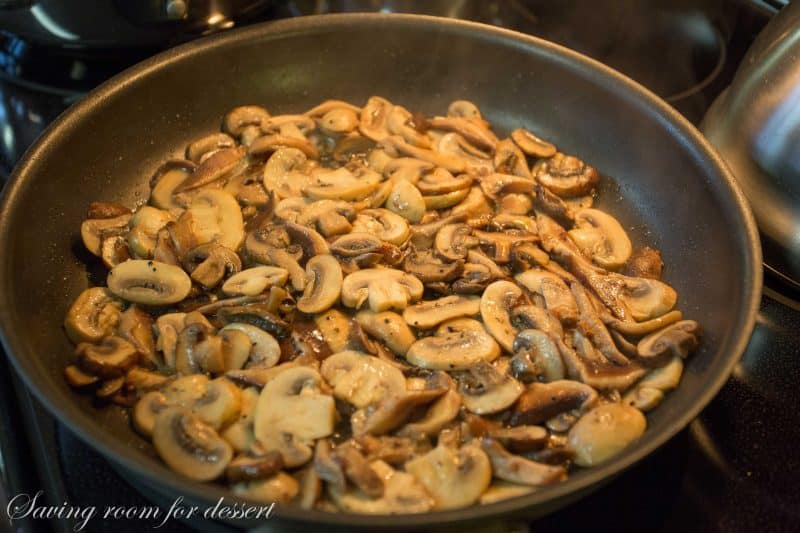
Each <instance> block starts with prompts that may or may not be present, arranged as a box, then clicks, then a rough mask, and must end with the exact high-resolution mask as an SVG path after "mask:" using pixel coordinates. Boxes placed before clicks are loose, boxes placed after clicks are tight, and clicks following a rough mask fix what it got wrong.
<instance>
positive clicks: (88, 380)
mask: <svg viewBox="0 0 800 533" xmlns="http://www.w3.org/2000/svg"><path fill="white" fill-rule="evenodd" d="M64 378H65V379H66V380H67V383H69V384H70V385H71V386H73V387H78V388H80V387H88V386H89V385H94V384H95V383H97V382H98V381H100V378H99V377H97V376H93V375H91V374H87V373H86V372H84V371H82V370H81V369H80V368H78V367H77V366H75V365H69V366H67V367H65V368H64Z"/></svg>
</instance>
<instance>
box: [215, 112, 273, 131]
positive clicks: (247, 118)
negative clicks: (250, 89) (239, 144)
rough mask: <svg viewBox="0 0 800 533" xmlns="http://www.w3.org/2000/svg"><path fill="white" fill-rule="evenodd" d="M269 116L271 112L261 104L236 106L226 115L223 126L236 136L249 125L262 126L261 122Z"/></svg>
mask: <svg viewBox="0 0 800 533" xmlns="http://www.w3.org/2000/svg"><path fill="white" fill-rule="evenodd" d="M269 117H270V114H269V112H268V111H267V110H266V109H264V108H263V107H260V106H256V105H245V106H239V107H234V108H233V109H231V110H230V111H228V114H227V115H225V118H224V120H223V121H222V127H223V129H224V130H225V131H227V132H228V133H230V134H231V135H233V136H234V137H238V136H239V135H241V134H242V131H243V130H244V129H245V128H246V127H247V126H260V125H261V122H262V121H263V120H265V119H268V118H269Z"/></svg>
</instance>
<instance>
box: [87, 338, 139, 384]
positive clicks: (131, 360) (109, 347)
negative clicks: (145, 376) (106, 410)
mask: <svg viewBox="0 0 800 533" xmlns="http://www.w3.org/2000/svg"><path fill="white" fill-rule="evenodd" d="M75 355H77V356H78V364H79V365H80V367H81V368H82V369H84V370H85V371H87V372H89V373H91V374H94V375H95V376H99V377H101V378H115V377H119V376H123V375H125V373H126V371H127V370H128V369H129V368H131V367H132V366H133V365H134V364H136V361H137V360H138V359H139V354H138V353H137V352H136V347H135V346H134V345H133V344H131V343H129V342H128V341H126V340H125V339H123V338H122V337H117V336H115V335H111V336H108V337H105V338H104V339H103V340H102V341H101V342H100V344H89V343H88V342H82V343H80V344H78V346H77V347H76V348H75Z"/></svg>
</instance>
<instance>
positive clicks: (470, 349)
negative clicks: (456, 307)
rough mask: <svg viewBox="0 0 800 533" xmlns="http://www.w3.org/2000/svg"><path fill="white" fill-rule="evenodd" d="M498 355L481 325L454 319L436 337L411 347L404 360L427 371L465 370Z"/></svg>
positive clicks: (442, 326)
mask: <svg viewBox="0 0 800 533" xmlns="http://www.w3.org/2000/svg"><path fill="white" fill-rule="evenodd" d="M498 355H500V348H499V346H498V345H497V343H496V342H495V341H494V339H493V338H492V336H491V335H489V334H488V333H487V332H486V330H485V329H484V328H483V325H481V323H480V322H478V321H477V320H472V319H456V320H451V321H449V322H445V323H444V324H442V325H441V326H439V328H438V329H437V331H436V334H435V335H433V336H430V337H423V338H421V339H419V340H417V341H416V342H415V343H414V344H412V345H411V347H410V348H409V349H408V352H407V353H406V360H407V361H408V362H409V363H411V364H412V365H415V366H418V367H420V368H427V369H430V370H466V369H468V368H470V367H472V366H473V365H475V364H476V363H478V362H479V361H492V360H494V359H496V358H497V356H498Z"/></svg>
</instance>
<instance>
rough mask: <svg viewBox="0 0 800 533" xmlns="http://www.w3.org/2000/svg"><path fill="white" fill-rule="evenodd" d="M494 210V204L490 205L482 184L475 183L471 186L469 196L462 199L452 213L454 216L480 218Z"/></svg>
mask: <svg viewBox="0 0 800 533" xmlns="http://www.w3.org/2000/svg"><path fill="white" fill-rule="evenodd" d="M492 211H493V209H492V206H490V205H489V201H488V199H487V198H486V195H485V194H483V191H482V190H481V188H480V186H477V185H473V186H472V187H470V189H469V193H467V196H465V197H464V199H463V200H461V203H459V204H458V205H455V206H453V208H452V209H451V210H450V214H451V215H452V216H463V217H464V218H478V217H481V216H489V215H490V214H491V213H492Z"/></svg>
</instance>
